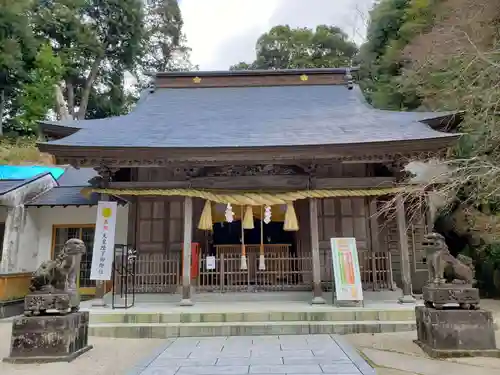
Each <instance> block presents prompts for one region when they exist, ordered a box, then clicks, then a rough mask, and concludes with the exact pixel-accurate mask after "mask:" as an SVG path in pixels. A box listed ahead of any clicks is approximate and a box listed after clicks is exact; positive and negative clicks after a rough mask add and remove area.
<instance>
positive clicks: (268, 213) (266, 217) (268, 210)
mask: <svg viewBox="0 0 500 375" xmlns="http://www.w3.org/2000/svg"><path fill="white" fill-rule="evenodd" d="M270 222H271V207H270V206H266V209H265V211H264V223H266V224H269V223H270Z"/></svg>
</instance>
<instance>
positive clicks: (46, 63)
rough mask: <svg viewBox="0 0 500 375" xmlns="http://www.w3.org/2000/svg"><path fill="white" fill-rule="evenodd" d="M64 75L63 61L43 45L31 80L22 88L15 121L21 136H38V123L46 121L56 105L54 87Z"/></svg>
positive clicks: (15, 128)
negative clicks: (41, 120)
mask: <svg viewBox="0 0 500 375" xmlns="http://www.w3.org/2000/svg"><path fill="white" fill-rule="evenodd" d="M62 74H63V66H62V62H61V59H60V58H59V57H58V56H55V55H54V53H53V50H52V47H51V46H50V45H48V44H45V45H43V46H42V47H41V48H40V50H39V52H38V53H37V55H36V58H35V63H34V68H33V70H31V72H30V73H29V79H28V80H27V82H25V83H24V84H23V85H22V86H21V94H20V98H19V103H20V107H21V113H20V115H19V116H18V117H17V118H16V119H15V120H16V122H15V123H16V126H15V127H14V129H12V130H15V131H17V132H18V134H20V135H34V134H36V129H37V121H39V120H40V119H44V118H45V117H46V116H47V113H48V112H49V110H50V109H52V108H53V105H54V95H55V91H54V85H56V84H58V83H59V81H60V80H61V77H62Z"/></svg>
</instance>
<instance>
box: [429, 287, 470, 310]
mask: <svg viewBox="0 0 500 375" xmlns="http://www.w3.org/2000/svg"><path fill="white" fill-rule="evenodd" d="M422 294H423V296H422V297H423V299H424V301H425V304H426V306H427V307H435V308H436V309H440V308H442V307H444V305H448V304H454V305H458V306H459V307H460V308H462V309H465V310H468V309H472V310H474V309H478V308H479V290H478V289H477V288H473V287H472V286H471V285H460V284H440V285H435V284H429V285H427V286H425V287H423V289H422Z"/></svg>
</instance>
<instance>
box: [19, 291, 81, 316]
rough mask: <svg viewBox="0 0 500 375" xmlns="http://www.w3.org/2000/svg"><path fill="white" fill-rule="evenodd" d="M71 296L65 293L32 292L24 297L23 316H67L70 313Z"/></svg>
mask: <svg viewBox="0 0 500 375" xmlns="http://www.w3.org/2000/svg"><path fill="white" fill-rule="evenodd" d="M71 309H72V307H71V296H70V295H69V293H66V292H52V293H47V292H42V291H38V292H33V293H30V294H28V295H27V296H26V297H24V315H26V316H31V315H45V314H46V313H59V314H67V313H69V312H70V311H71Z"/></svg>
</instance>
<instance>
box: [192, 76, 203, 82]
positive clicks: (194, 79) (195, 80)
mask: <svg viewBox="0 0 500 375" xmlns="http://www.w3.org/2000/svg"><path fill="white" fill-rule="evenodd" d="M200 82H201V78H200V77H194V78H193V83H200Z"/></svg>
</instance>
